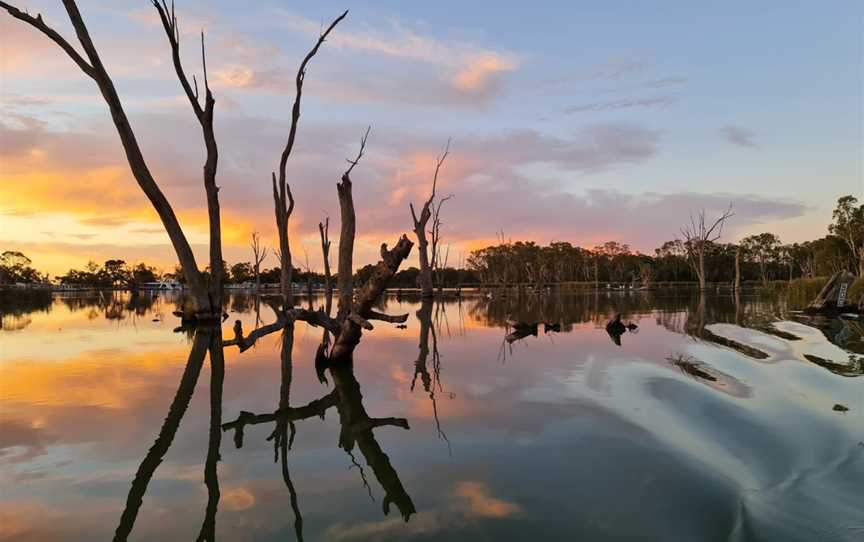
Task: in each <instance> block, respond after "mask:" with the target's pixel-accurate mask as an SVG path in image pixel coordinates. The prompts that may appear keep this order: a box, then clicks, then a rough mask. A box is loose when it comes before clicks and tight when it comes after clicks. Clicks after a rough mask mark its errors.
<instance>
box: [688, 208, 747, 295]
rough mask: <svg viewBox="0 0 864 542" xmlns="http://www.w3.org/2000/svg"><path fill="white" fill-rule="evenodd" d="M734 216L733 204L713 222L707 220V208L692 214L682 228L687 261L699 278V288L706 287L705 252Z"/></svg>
mask: <svg viewBox="0 0 864 542" xmlns="http://www.w3.org/2000/svg"><path fill="white" fill-rule="evenodd" d="M732 216H734V213H733V212H732V205H729V208H728V209H726V210H725V211H723V213H722V214H721V215H720V216H719V217H718V218H717V219H716V220H715V221H714V222H712V223H711V224H708V223H707V222H706V221H705V210H704V209H702V210H701V211H699V214H698V215H696V216H693V215H692V214H691V215H690V223H689V224H687V225H686V226H684V227H683V228H681V234H682V235H683V236H684V243H683V244H684V248H685V250H686V251H687V261H688V262H689V263H690V267H692V268H693V271H694V272H695V273H696V276H697V277H698V278H699V289H700V290H704V289H705V252H706V251H707V250H708V247H709V246H710V245H711V244H712V243H713V242H714V241H716V240H717V239H720V236H721V235H722V233H723V226H724V225H725V223H726V221H727V220H729V218H731V217H732Z"/></svg>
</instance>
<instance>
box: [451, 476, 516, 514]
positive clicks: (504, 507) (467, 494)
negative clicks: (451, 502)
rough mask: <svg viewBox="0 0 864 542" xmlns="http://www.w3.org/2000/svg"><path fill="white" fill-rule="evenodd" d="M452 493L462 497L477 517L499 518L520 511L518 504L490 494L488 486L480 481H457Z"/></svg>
mask: <svg viewBox="0 0 864 542" xmlns="http://www.w3.org/2000/svg"><path fill="white" fill-rule="evenodd" d="M453 494H454V495H455V496H456V497H458V498H460V499H462V500H463V501H464V503H465V505H466V506H467V507H468V510H469V511H470V512H471V514H472V515H474V516H477V517H481V518H493V519H500V518H505V517H509V516H513V515H516V514H518V513H519V512H520V508H519V506H518V505H515V504H513V503H510V502H507V501H503V500H501V499H497V498H495V497H493V496H491V495H490V494H489V488H488V487H486V486H485V485H484V484H482V483H480V482H473V481H467V482H459V483H458V484H456V488H455V489H454V491H453Z"/></svg>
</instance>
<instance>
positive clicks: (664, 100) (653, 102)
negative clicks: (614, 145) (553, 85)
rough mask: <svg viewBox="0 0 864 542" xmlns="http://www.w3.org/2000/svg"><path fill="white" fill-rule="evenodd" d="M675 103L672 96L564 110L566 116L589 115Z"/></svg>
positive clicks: (657, 107)
mask: <svg viewBox="0 0 864 542" xmlns="http://www.w3.org/2000/svg"><path fill="white" fill-rule="evenodd" d="M673 103H675V98H673V97H671V96H658V97H656V98H640V99H632V100H611V101H607V102H593V103H586V104H580V105H573V106H570V107H566V108H564V113H565V114H568V115H569V114H573V113H587V112H596V111H614V110H617V109H630V108H634V107H635V108H646V109H655V108H656V109H662V108H664V107H668V106H670V105H672V104H673Z"/></svg>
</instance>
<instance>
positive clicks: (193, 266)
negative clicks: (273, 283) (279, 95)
mask: <svg viewBox="0 0 864 542" xmlns="http://www.w3.org/2000/svg"><path fill="white" fill-rule="evenodd" d="M63 5H64V7H65V8H66V13H67V14H68V15H69V19H70V21H71V22H72V26H73V27H74V29H75V33H76V35H77V37H78V41H79V42H80V43H81V46H82V47H83V49H84V53H85V55H86V56H87V59H88V60H89V63H88V60H85V59H84V58H83V57H81V56H80V55H79V54H78V52H77V51H76V50H75V48H74V47H72V45H70V44H69V42H67V41H66V40H65V39H64V38H63V37H62V36H60V34H58V33H57V32H56V31H55V30H54V29H53V28H51V27H49V26H48V25H47V24H45V22H44V20H43V19H42V17H41V15H37V16H36V17H33V16H31V15H30V14H28V13H26V12H23V11H21V10H19V9H18V8H16V7H14V6H12V5H10V4H8V3H6V2H0V8H2V9H5V10H6V11H7V12H9V14H10V15H11V16H12V17H15V18H16V19H19V20H21V21H24V22H26V23H28V24H30V25H31V26H33V27H34V28H36V29H37V30H39V31H40V32H42V33H43V34H45V35H46V36H47V37H48V38H50V39H51V40H52V41H54V42H55V43H56V44H57V45H58V46H60V48H61V49H63V51H64V52H66V54H67V55H68V56H69V57H70V58H71V59H72V60H73V61H74V62H75V63H76V64H77V65H78V67H79V68H81V70H82V71H83V72H84V73H85V74H86V75H88V76H89V77H90V78H91V79H93V81H95V82H96V85H97V86H98V87H99V91H100V92H101V93H102V97H103V98H104V100H105V103H106V104H107V105H108V109H109V110H110V112H111V118H112V120H113V122H114V127H115V128H116V129H117V134H118V135H119V136H120V142H121V144H122V145H123V150H124V151H125V153H126V160H127V162H128V163H129V169H130V170H131V171H132V175H133V177H135V181H136V182H137V183H138V186H140V187H141V190H142V191H143V192H144V194H145V195H146V196H147V199H149V200H150V203H151V204H152V205H153V208H154V209H155V210H156V213H157V214H158V215H159V219H160V220H161V221H162V225H163V227H164V228H165V231H166V233H168V237H169V239H170V240H171V245H172V246H173V247H174V251H175V252H176V253H177V259H178V260H179V262H180V266H181V268H182V270H183V276H184V278H185V279H186V285H187V286H188V287H189V296H187V301H186V304H187V306H186V307H184V313H186V314H189V313H192V314H201V315H212V314H213V313H215V312H217V311H218V307H217V308H215V310H214V307H212V306H211V300H210V297H209V296H208V291H207V286H206V285H205V284H204V279H203V276H202V275H201V272H200V271H199V269H198V265H197V263H196V262H195V255H194V254H193V252H192V248H191V246H190V245H189V241H188V240H187V239H186V236H185V234H184V233H183V229H182V228H181V227H180V223H179V221H178V220H177V216H176V215H175V214H174V210H173V208H172V207H171V204H170V203H169V202H168V199H167V198H166V197H165V195H164V194H163V193H162V190H161V189H160V188H159V185H158V184H156V181H155V180H154V179H153V175H152V174H151V173H150V169H149V168H148V167H147V163H146V162H145V160H144V156H143V154H142V153H141V149H140V147H139V146H138V141H137V139H136V138H135V133H134V132H133V131H132V127H131V125H130V124H129V119H128V118H127V117H126V112H125V111H124V110H123V104H122V103H121V101H120V97H119V96H118V94H117V90H116V89H115V87H114V82H113V81H112V80H111V77H110V76H109V75H108V72H107V70H106V69H105V66H104V65H103V64H102V60H101V59H100V57H99V54H98V52H97V51H96V47H95V46H94V45H93V40H92V39H91V37H90V33H89V31H88V29H87V26H86V25H85V24H84V20H83V19H82V17H81V13H80V12H79V11H78V6H77V5H76V4H75V2H74V0H63ZM157 7H158V6H157ZM181 82H182V81H181ZM211 100H212V97H211ZM196 103H197V102H196ZM210 107H211V109H212V105H211V106H210ZM213 168H214V172H215V161H214V164H213ZM214 174H215V173H214ZM208 201H209V200H208Z"/></svg>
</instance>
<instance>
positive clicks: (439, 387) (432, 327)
mask: <svg viewBox="0 0 864 542" xmlns="http://www.w3.org/2000/svg"><path fill="white" fill-rule="evenodd" d="M433 303H434V301H433V300H432V299H431V298H428V297H427V298H424V299H423V300H422V304H421V305H420V308H419V309H418V310H417V313H416V315H417V320H418V321H419V322H420V344H419V352H418V353H417V360H416V361H415V362H414V376H413V377H412V378H411V391H412V392H413V391H414V387H415V385H416V384H417V377H418V376H419V377H420V381H421V382H422V383H423V391H425V392H426V393H428V394H429V401H430V402H431V403H432V415H433V416H434V418H435V428H436V430H437V431H438V437H439V438H440V439H441V440H443V441H444V442H446V443H447V450H448V452H449V453H450V455H453V448H452V446H451V444H450V439H449V438H447V434H446V433H445V432H444V430H443V429H442V428H441V419H440V418H439V416H438V399H437V397H436V393H437V392H441V393H444V386H443V384H442V383H441V353H440V352H439V351H438V331H437V330H436V323H435V322H433V321H432V306H433ZM439 306H440V304H439ZM459 306H460V307H461V303H459ZM439 314H442V315H443V314H444V313H443V311H441V312H440V313H439ZM460 315H461V311H460ZM439 322H440V320H439ZM430 336H431V337H432V373H431V374H430V373H429V369H428V368H427V366H426V362H427V360H428V358H429V337H430ZM454 397H455V395H454V394H450V398H451V399H453V398H454Z"/></svg>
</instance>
